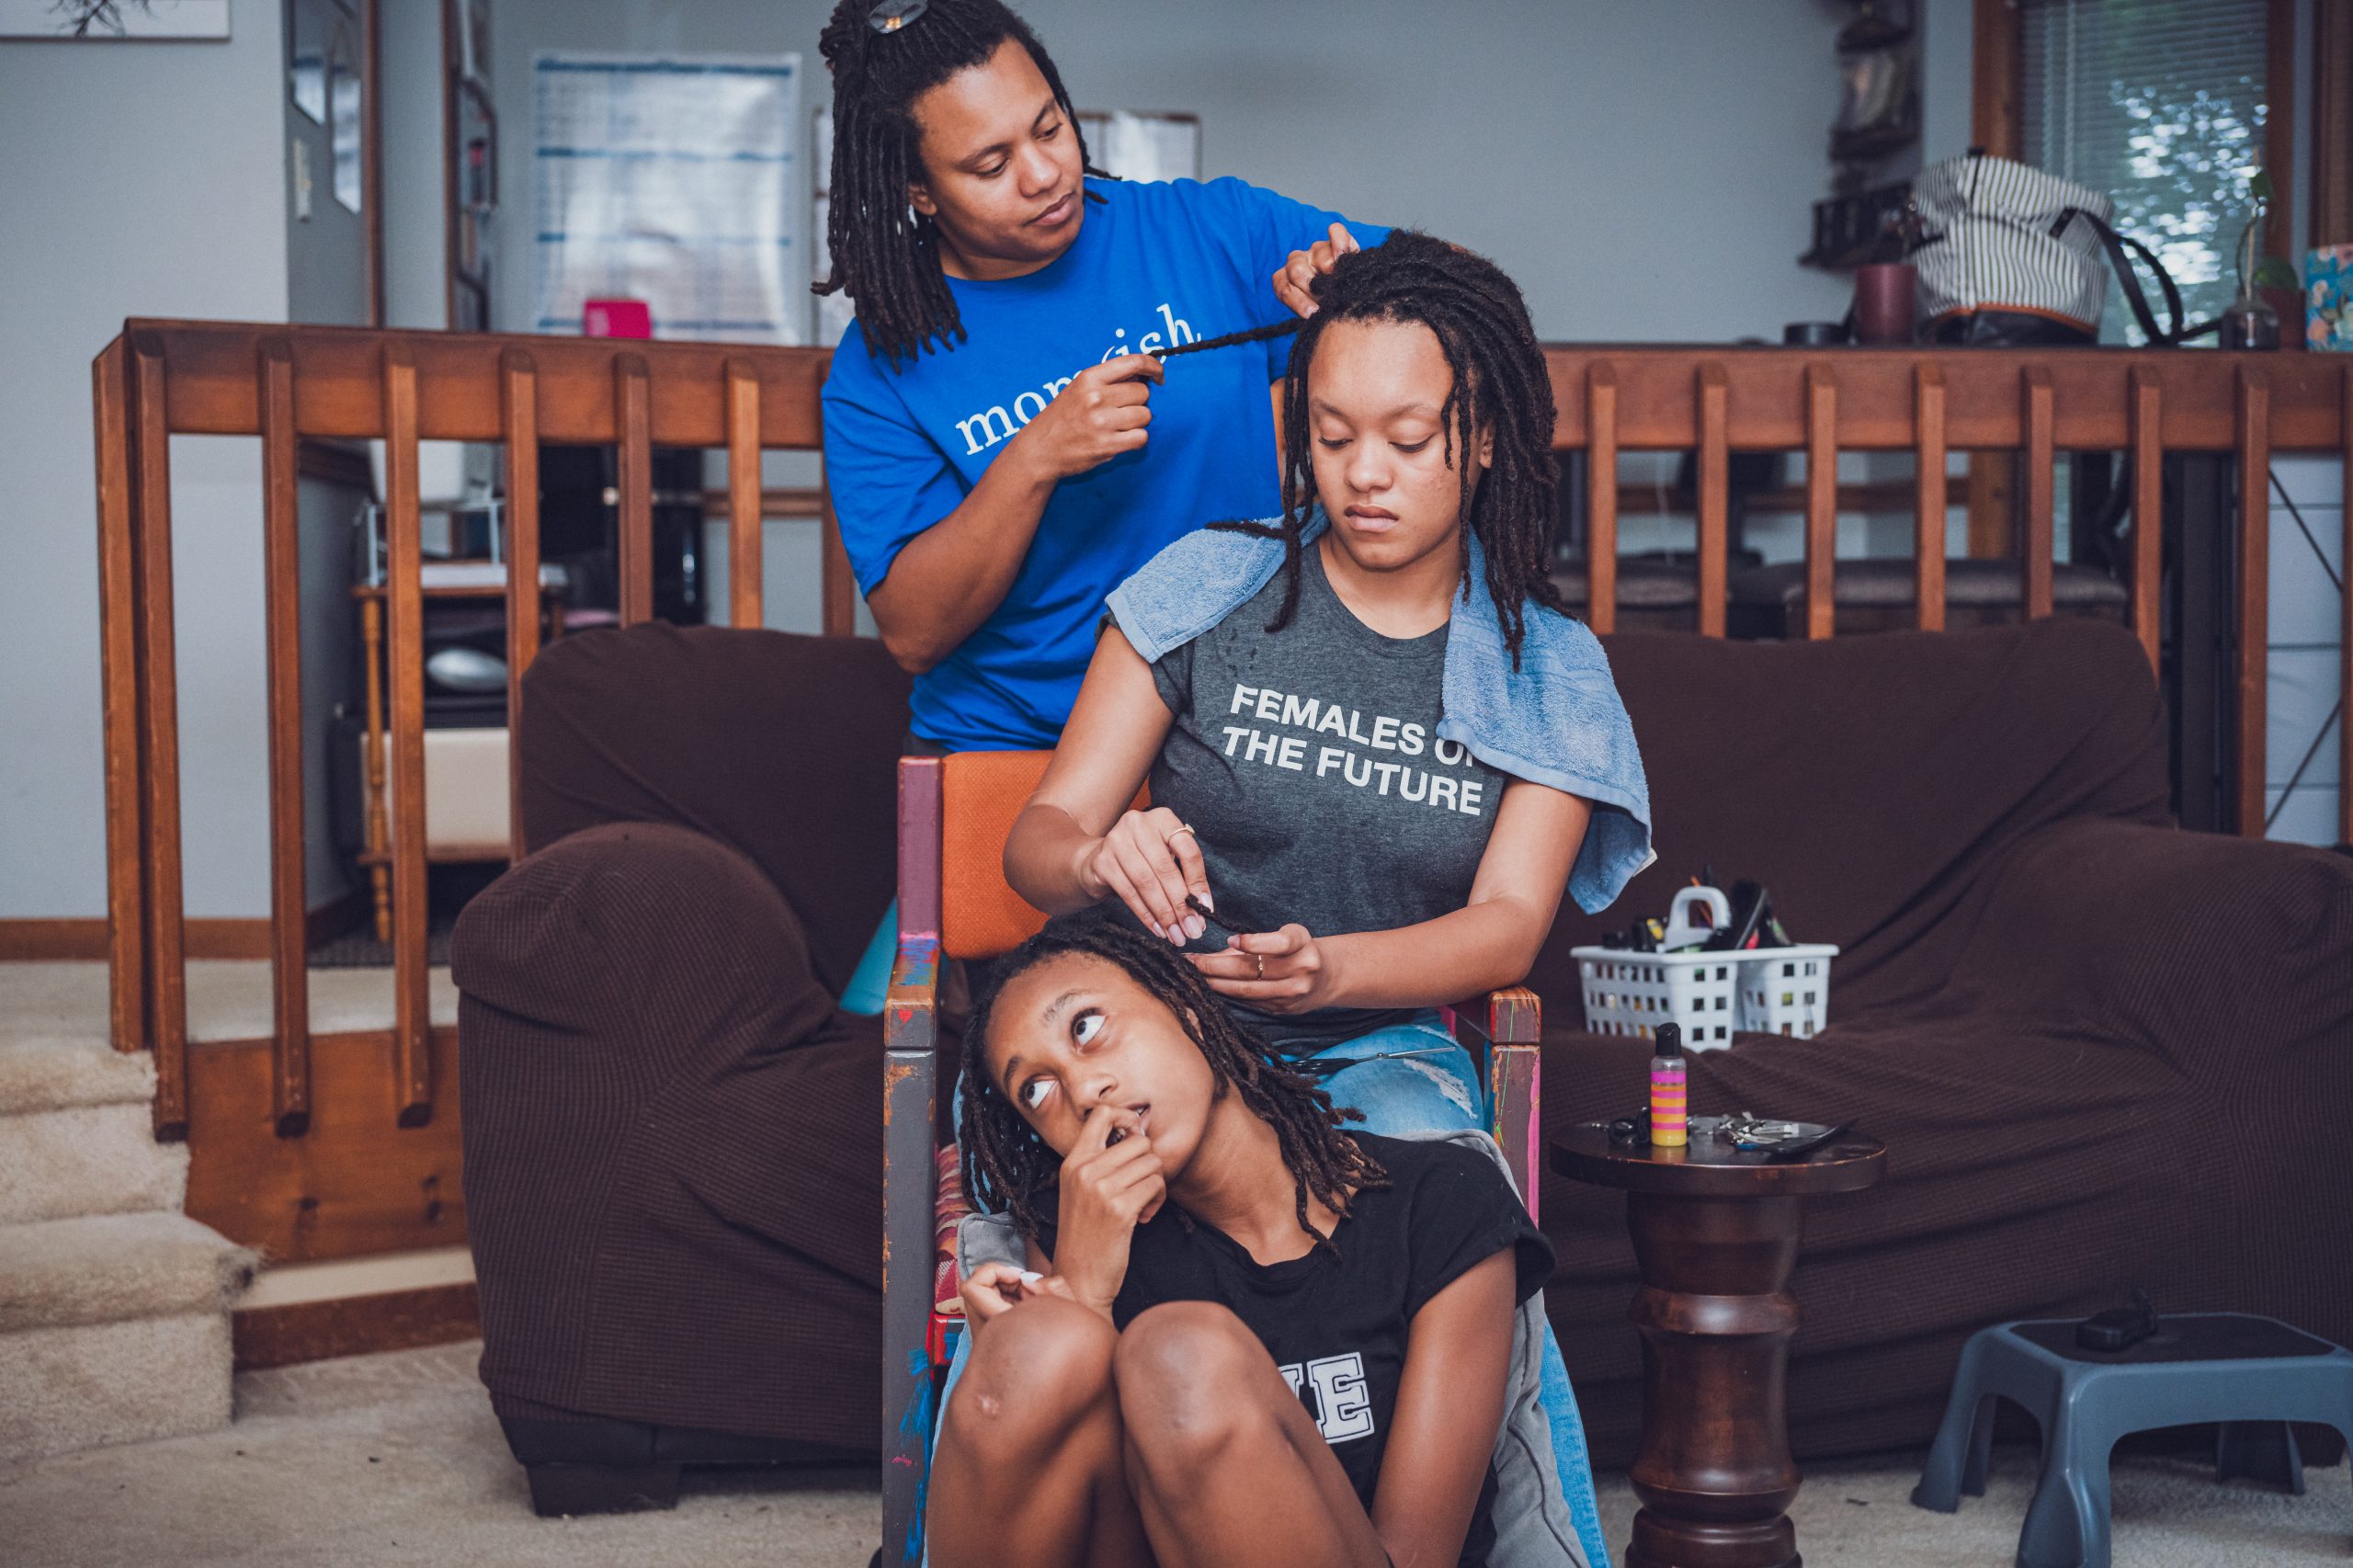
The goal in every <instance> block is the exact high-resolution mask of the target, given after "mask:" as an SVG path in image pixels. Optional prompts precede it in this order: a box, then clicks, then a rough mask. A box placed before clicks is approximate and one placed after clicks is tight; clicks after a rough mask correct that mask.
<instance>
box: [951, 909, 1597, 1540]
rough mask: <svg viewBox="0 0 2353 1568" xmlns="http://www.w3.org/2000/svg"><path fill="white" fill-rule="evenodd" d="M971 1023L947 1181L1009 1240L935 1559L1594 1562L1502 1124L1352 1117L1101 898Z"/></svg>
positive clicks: (1541, 1274)
mask: <svg viewBox="0 0 2353 1568" xmlns="http://www.w3.org/2000/svg"><path fill="white" fill-rule="evenodd" d="M966 1039H967V1041H968V1050H967V1052H966V1054H965V1057H964V1067H963V1093H964V1098H965V1104H966V1106H967V1108H968V1109H967V1120H966V1144H967V1149H966V1159H965V1165H964V1170H965V1188H966V1192H967V1195H968V1196H969V1197H970V1198H971V1199H972V1201H973V1202H974V1204H975V1205H976V1206H980V1207H984V1208H988V1209H1000V1210H1006V1211H1007V1212H1008V1213H1009V1214H1010V1217H1011V1219H1012V1221H1013V1224H1014V1227H1015V1228H1016V1229H1017V1231H1018V1233H1019V1234H1020V1242H1021V1247H1022V1254H1021V1256H1022V1262H1020V1263H1015V1262H1013V1261H1011V1253H1010V1249H1009V1248H1007V1249H1006V1250H1005V1251H1003V1252H1001V1253H1000V1254H999V1256H1001V1257H1004V1258H1005V1259H1006V1260H1005V1261H999V1262H991V1263H987V1264H983V1265H982V1266H980V1267H976V1268H974V1269H973V1271H972V1277H971V1278H969V1279H967V1280H965V1281H964V1284H963V1291H962V1294H963V1302H964V1308H965V1313H966V1317H967V1319H968V1320H969V1321H970V1323H971V1324H972V1330H971V1333H970V1335H969V1336H968V1337H970V1338H971V1339H972V1343H973V1346H974V1348H973V1351H972V1365H971V1368H970V1369H969V1371H968V1372H967V1374H966V1376H965V1377H964V1379H963V1380H962V1381H961V1383H960V1385H959V1386H958V1388H957V1389H956V1391H955V1392H952V1393H951V1394H949V1397H948V1401H947V1404H946V1408H945V1411H944V1414H943V1416H942V1420H941V1426H940V1436H939V1444H938V1451H937V1453H936V1455H935V1457H934V1460H933V1462H932V1470H931V1481H930V1487H931V1490H930V1503H929V1523H930V1530H929V1542H930V1549H931V1561H932V1562H933V1563H935V1564H936V1565H937V1568H967V1565H975V1564H983V1565H988V1568H995V1565H997V1564H1009V1563H1020V1564H1023V1565H1024V1568H1055V1565H1070V1568H1075V1565H1077V1564H1080V1563H1086V1564H1088V1565H1090V1568H1110V1565H1114V1564H1136V1565H1138V1568H1142V1565H1146V1564H1150V1563H1153V1562H1163V1563H1179V1562H1185V1563H1217V1564H1220V1565H1221V1568H1249V1565H1250V1564H1254V1563H1265V1564H1282V1565H1283V1568H1290V1565H1291V1564H1296V1563H1324V1564H1333V1565H1342V1564H1347V1565H1353V1568H1385V1565H1386V1564H1388V1563H1391V1562H1404V1563H1415V1564H1422V1565H1428V1568H1435V1565H1437V1564H1450V1563H1457V1562H1460V1563H1464V1564H1487V1563H1489V1562H1508V1563H1510V1564H1513V1565H1514V1568H1536V1565H1542V1568H1583V1559H1584V1558H1585V1556H1586V1554H1585V1553H1583V1552H1581V1551H1579V1549H1578V1546H1577V1543H1576V1537H1575V1533H1574V1528H1573V1527H1572V1526H1571V1524H1570V1523H1569V1521H1568V1520H1567V1518H1566V1517H1564V1515H1563V1512H1562V1510H1561V1509H1560V1507H1559V1506H1558V1501H1557V1493H1555V1492H1554V1491H1553V1490H1552V1487H1551V1486H1550V1483H1549V1482H1548V1481H1546V1480H1545V1479H1544V1478H1543V1477H1542V1475H1541V1471H1540V1449H1539V1447H1538V1445H1539V1442H1540V1439H1538V1438H1536V1437H1533V1436H1532V1435H1531V1434H1530V1432H1529V1430H1528V1426H1529V1422H1530V1420H1531V1417H1530V1415H1529V1403H1530V1402H1529V1384H1530V1382H1531V1381H1532V1369H1531V1366H1530V1357H1529V1352H1528V1342H1529V1337H1530V1336H1525V1335H1523V1336H1519V1337H1518V1339H1517V1341H1516V1336H1515V1332H1514V1331H1515V1326H1516V1323H1517V1324H1521V1325H1523V1326H1524V1325H1525V1324H1526V1322H1527V1320H1528V1319H1530V1318H1532V1317H1533V1315H1534V1314H1533V1312H1532V1311H1531V1312H1527V1313H1526V1316H1525V1317H1523V1315H1522V1314H1523V1306H1524V1303H1526V1302H1527V1301H1529V1298H1530V1297H1532V1296H1534V1295H1535V1294H1536V1292H1537V1291H1538V1290H1539V1289H1540V1287H1541V1286H1542V1284H1543V1282H1544V1278H1545V1277H1546V1276H1547V1275H1548V1274H1549V1273H1551V1271H1552V1247H1551V1246H1550V1245H1549V1244H1547V1243H1546V1242H1545V1240H1544V1237H1543V1234H1542V1233H1540V1232H1539V1231H1538V1230H1537V1229H1536V1227H1535V1226H1534V1225H1533V1224H1532V1223H1530V1222H1529V1218H1528V1213H1527V1210H1525V1209H1524V1208H1522V1207H1521V1205H1520V1203H1519V1200H1518V1197H1517V1196H1516V1195H1515V1194H1514V1193H1513V1191H1512V1187H1511V1181H1510V1178H1509V1176H1507V1175H1506V1173H1505V1171H1504V1169H1503V1166H1502V1163H1501V1159H1500V1156H1499V1155H1498V1154H1497V1153H1495V1149H1494V1146H1493V1145H1492V1144H1490V1143H1486V1142H1484V1141H1483V1139H1481V1138H1479V1137H1478V1135H1477V1134H1471V1135H1469V1136H1467V1137H1466V1138H1463V1139H1461V1140H1424V1141H1414V1142H1406V1141H1400V1140H1393V1139H1388V1138H1381V1137H1377V1136H1374V1135H1371V1134H1369V1133H1365V1132H1361V1131H1353V1130H1347V1129H1345V1128H1344V1125H1343V1123H1344V1119H1343V1117H1342V1116H1341V1115H1340V1114H1339V1113H1337V1112H1336V1111H1335V1110H1334V1109H1333V1108H1332V1104H1331V1101H1330V1100H1329V1099H1328V1098H1327V1097H1326V1096H1324V1094H1323V1093H1321V1092H1320V1091H1319V1090H1318V1089H1316V1088H1315V1087H1314V1085H1313V1084H1312V1083H1311V1082H1310V1081H1309V1080H1308V1079H1306V1078H1304V1077H1302V1076H1301V1075H1300V1074H1296V1073H1292V1072H1289V1071H1286V1070H1284V1069H1282V1068H1280V1067H1279V1066H1275V1065H1273V1064H1270V1063H1268V1062H1266V1061H1265V1060H1264V1058H1263V1057H1262V1056H1261V1055H1260V1054H1259V1051H1258V1049H1257V1044H1256V1041H1255V1040H1252V1039H1251V1038H1250V1037H1248V1036H1247V1035H1245V1033H1244V1032H1243V1031H1242V1030H1241V1029H1240V1028H1237V1027H1236V1026H1235V1025H1234V1024H1233V1021H1232V1020H1230V1019H1229V1018H1227V1017H1224V1016H1222V1013H1221V1011H1220V1009H1219V1008H1218V1006H1217V1004H1216V1001H1215V999H1214V998H1213V997H1212V996H1211V994H1210V993H1209V991H1208V989H1207V988H1206V986H1205V985H1204V984H1203V983H1202V981H1201V977H1200V975H1199V972H1198V971H1194V970H1192V969H1191V968H1189V967H1188V965H1187V964H1186V963H1185V962H1184V961H1183V960H1181V959H1180V958H1178V957H1177V956H1176V954H1175V953H1173V952H1172V951H1170V949H1168V948H1167V946H1166V945H1165V943H1159V942H1157V941H1156V939H1154V938H1149V937H1144V936H1142V934H1140V933H1136V932H1133V931H1131V930H1129V929H1124V928H1121V927H1120V926H1114V925H1112V924H1110V923H1108V922H1105V921H1097V920H1084V919H1082V920H1077V921H1063V922H1059V923H1057V924H1056V925H1053V926H1048V927H1047V929H1046V930H1045V931H1044V932H1043V933H1041V934H1040V936H1038V937H1033V938H1031V940H1030V941H1029V943H1028V944H1026V945H1025V946H1024V947H1022V948H1021V949H1018V950H1017V952H1015V953H1014V954H1013V955H1012V956H1011V958H1009V959H1008V960H1006V963H1005V964H1004V966H1003V968H1002V969H1001V971H999V973H998V975H997V978H996V986H995V991H994V993H993V994H989V995H986V996H984V997H983V1002H982V1004H981V1005H980V1006H978V1007H976V1008H975V1009H974V1012H973V1017H972V1028H971V1029H970V1030H969V1031H968V1033H967V1036H966ZM1507 1419H1508V1420H1509V1421H1510V1423H1511V1425H1512V1433H1513V1437H1512V1440H1510V1441H1508V1442H1499V1441H1498V1439H1499V1437H1501V1436H1502V1434H1503V1430H1504V1427H1505V1426H1506V1420H1507Z"/></svg>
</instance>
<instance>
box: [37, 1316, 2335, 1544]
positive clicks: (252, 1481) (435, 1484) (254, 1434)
mask: <svg viewBox="0 0 2353 1568" xmlns="http://www.w3.org/2000/svg"><path fill="white" fill-rule="evenodd" d="M479 1350H480V1347H479V1346H471V1345H470V1346H449V1347H446V1348H442V1349H435V1350H413V1351H404V1352H400V1353H398V1354H394V1355H389V1356H370V1357H362V1358H354V1359H352V1360H348V1361H333V1362H324V1363H321V1364H319V1365H316V1366H313V1367H298V1368H289V1369H283V1370H280V1371H274V1372H259V1373H246V1374H244V1376H241V1377H240V1378H239V1379H238V1380H237V1421H236V1423H235V1424H234V1425H233V1426H229V1427H227V1428H225V1429H223V1430H222V1431H218V1432H213V1433H208V1434H206V1435H204V1436H201V1437H181V1438H174V1439H170V1440H166V1441H162V1442H153V1443H142V1444H135V1445H132V1446H130V1447H126V1448H118V1449H95V1450H92V1451H90V1452H87V1453H82V1454H74V1455H69V1456H66V1457H63V1458H60V1459H53V1460H43V1461H40V1462H37V1463H33V1464H28V1465H21V1466H17V1467H15V1468H13V1469H5V1468H0V1543H5V1544H0V1559H5V1560H6V1561H7V1562H26V1563H40V1564H44V1565H57V1568H82V1565H85V1564H87V1565H91V1568H97V1565H111V1564H123V1565H126V1568H127V1565H131V1564H137V1565H139V1568H150V1565H152V1564H155V1563H161V1562H169V1563H174V1564H216V1563H217V1564H227V1563H240V1564H252V1565H254V1568H280V1565H285V1568H291V1565H293V1564H303V1565H306V1568H307V1565H310V1564H315V1563H324V1562H332V1563H335V1564H338V1565H345V1564H351V1565H369V1564H392V1563H404V1564H405V1563H414V1564H419V1565H424V1564H431V1565H433V1568H464V1565H469V1564H477V1563H479V1564H494V1563H495V1564H514V1565H517V1568H541V1565H544V1568H640V1565H641V1564H644V1563H649V1562H676V1563H691V1564H694V1565H695V1568H732V1565H733V1564H739V1563H740V1564H746V1565H751V1564H757V1565H758V1568H820V1565H823V1568H858V1565H860V1564H863V1563H864V1562H866V1560H867V1556H868V1554H869V1553H870V1551H873V1549H874V1545H875V1542H876V1540H877V1539H878V1537H879V1535H880V1521H879V1519H878V1517H877V1502H876V1496H875V1491H874V1485H873V1481H872V1477H871V1476H870V1474H869V1473H868V1472H866V1471H850V1472H841V1471H831V1472H820V1473H815V1474H809V1475H802V1476H797V1477H780V1476H778V1475H776V1474H774V1473H771V1472H765V1471H700V1472H698V1471H688V1478H687V1482H686V1484H685V1487H684V1489H683V1494H682V1496H681V1497H680V1499H679V1505H678V1507H677V1510H676V1512H675V1513H665V1514H637V1515H630V1516H626V1517H612V1518H596V1519H553V1520H551V1519H540V1518H536V1517H533V1516H532V1514H531V1511H530V1506H529V1501H528V1500H527V1497H526V1494H525V1489H524V1484H523V1477H522V1472H521V1471H519V1470H518V1469H517V1467H516V1465H515V1463H514V1461H513V1460H511V1459H509V1458H508V1457H507V1454H506V1446H505V1443H504V1441H503V1439H502V1438H501V1437H500V1436H499V1433H498V1426H497V1423H496V1422H495V1421H494V1420H493V1419H492V1417H491V1414H490V1407H489V1403H488V1402H487V1400H486V1399H485V1398H484V1397H483V1392H482V1389H481V1385H480V1384H479V1383H477V1382H476V1381H474V1377H473V1366H474V1358H475V1357H476V1356H477V1355H478V1354H479ZM1918 1466H1919V1460H1918V1456H1917V1455H1899V1456H1893V1457H1890V1458H1887V1459H1884V1460H1867V1461H1854V1460H1849V1461H1846V1462H1843V1463H1839V1464H1823V1465H1817V1466H1814V1467H1813V1469H1812V1471H1811V1472H1810V1473H1809V1475H1808V1476H1807V1479H1806V1483H1805V1488H1804V1490H1803V1491H1802V1493H1801V1494H1799V1497H1798V1504H1797V1509H1796V1517H1797V1525H1798V1545H1799V1549H1800V1550H1801V1551H1802V1552H1803V1553H1804V1555H1805V1560H1806V1562H1808V1563H1809V1564H1811V1565H1812V1568H1931V1565H1934V1568H1942V1565H1946V1564H1955V1565H1960V1564H1984V1565H1985V1568H2005V1565H2006V1564H2008V1563H2009V1562H2011V1561H2012V1558H2013V1554H2014V1553H2015V1552H2016V1551H2017V1550H2018V1522H2019V1520H2020V1518H2021V1517H2023V1516H2024V1513H2025V1510H2026V1504H2027V1499H2028V1497H2029V1495H2031V1494H2032V1491H2033V1485H2034V1459H2033V1455H2032V1454H2031V1452H2029V1451H2027V1450H2024V1449H2018V1450H2003V1451H1997V1452H1996V1454H1995V1471H1994V1475H1993V1477H1992V1484H1991V1486H1990V1488H1989V1489H1988V1493H1987V1495H1985V1496H1984V1497H1983V1498H1968V1499H1965V1500H1964V1501H1963V1503H1962V1506H1961V1512H1960V1513H1959V1514H1958V1515H1953V1516H1949V1517H1948V1516H1945V1515H1939V1514H1930V1513H1925V1512H1923V1511H1921V1510H1920V1509H1917V1508H1915V1507H1913V1506H1911V1504H1910V1503H1909V1502H1908V1501H1907V1497H1908V1495H1909V1494H1910V1492H1911V1489H1912V1483H1913V1482H1914V1480H1915V1479H1916V1477H1917V1474H1918ZM2307 1483H2308V1486H2309V1490H2308V1492H2307V1493H2306V1494H2305V1495H2304V1496H2302V1497H2288V1496H2285V1495H2283V1494H2279V1493H2275V1492H2272V1491H2269V1490H2268V1489H2266V1488H2263V1487H2259V1486H2256V1485H2254V1484H2252V1483H2247V1482H2234V1483H2230V1484H2227V1485H2219V1486H2218V1485H2216V1484H2214V1483H2213V1481H2212V1479H2211V1473H2210V1472H2209V1471H2205V1470H2203V1469H2202V1468H2201V1467H2200V1466H2197V1465H2195V1464H2190V1463H2187V1462H2184V1461H2177V1460H2149V1459H2130V1460H2125V1461H2123V1462H2121V1463H2120V1465H2119V1466H2118V1468H2117V1471H2116V1476H2115V1494H2116V1558H2115V1561H2116V1564H2117V1568H2247V1565H2250V1564H2266V1565H2268V1564H2282V1565H2291V1564H2300V1563H2343V1562H2348V1561H2353V1495H2348V1489H2347V1471H2346V1469H2345V1467H2344V1466H2343V1465H2338V1466H2336V1468H2334V1469H2332V1470H2327V1471H2313V1472H2312V1473H2311V1474H2310V1475H2309V1476H2308V1477H2307ZM1602 1506H1603V1511H1604V1514H1605V1516H1606V1517H1607V1523H1608V1535H1609V1540H1610V1542H1611V1544H1612V1548H1613V1550H1615V1549H1616V1548H1618V1547H1620V1546H1621V1545H1622V1544H1623V1542H1624V1540H1625V1539H1626V1529H1627V1522H1628V1520H1629V1519H1631V1517H1632V1515H1633V1509H1634V1502H1633V1498H1632V1495H1631V1494H1630V1493H1629V1492H1628V1490H1627V1487H1626V1483H1625V1478H1624V1477H1623V1476H1622V1475H1614V1474H1613V1475H1606V1476H1604V1477H1603V1478H1602ZM1007 1568H1017V1565H1012V1564H1008V1565H1007Z"/></svg>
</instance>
